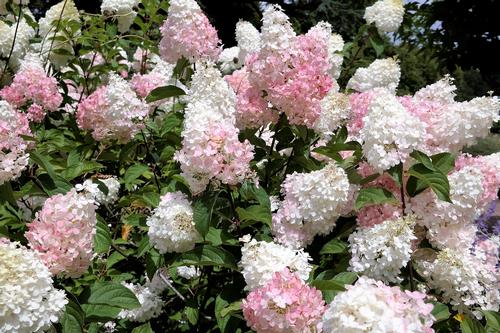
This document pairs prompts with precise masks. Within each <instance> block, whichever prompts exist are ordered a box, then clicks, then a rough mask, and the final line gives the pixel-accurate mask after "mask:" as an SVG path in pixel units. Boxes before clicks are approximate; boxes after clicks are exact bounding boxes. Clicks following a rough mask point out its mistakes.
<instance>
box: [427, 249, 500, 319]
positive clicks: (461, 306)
mask: <svg viewBox="0 0 500 333" xmlns="http://www.w3.org/2000/svg"><path fill="white" fill-rule="evenodd" d="M468 251H469V250H468V249H461V250H452V249H444V250H442V251H440V252H439V253H438V255H437V258H436V259H435V260H434V261H433V262H429V261H421V262H419V263H418V266H419V267H420V268H421V271H420V273H421V274H422V276H423V277H425V278H426V279H427V283H428V285H429V287H430V288H431V289H434V290H436V291H437V292H438V293H439V294H440V295H441V298H442V300H443V301H444V302H446V303H450V304H451V305H452V307H453V309H454V310H456V311H459V312H460V313H471V312H472V313H473V314H475V315H476V316H477V317H478V318H481V316H482V315H481V313H480V312H479V311H478V310H491V311H498V310H499V304H500V303H499V302H500V293H499V288H498V276H499V275H498V269H494V270H491V267H490V266H489V265H487V264H485V263H483V262H482V261H481V260H478V258H476V257H474V256H473V255H471V254H470V253H469V252H468ZM471 309H472V311H471Z"/></svg>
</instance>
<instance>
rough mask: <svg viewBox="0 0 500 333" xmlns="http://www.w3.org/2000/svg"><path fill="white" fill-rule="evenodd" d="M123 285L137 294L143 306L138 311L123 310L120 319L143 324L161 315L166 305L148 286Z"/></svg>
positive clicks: (119, 315) (124, 283)
mask: <svg viewBox="0 0 500 333" xmlns="http://www.w3.org/2000/svg"><path fill="white" fill-rule="evenodd" d="M122 284H123V285H124V286H125V287H127V288H128V289H130V290H131V291H132V292H133V293H134V294H135V297H137V300H138V301H139V303H140V304H141V306H140V307H139V308H136V309H131V310H121V311H120V313H119V314H118V318H119V319H127V320H130V321H134V322H141V323H143V322H146V321H148V320H150V319H152V318H156V317H158V316H159V315H160V313H161V310H162V307H163V304H164V303H163V301H162V299H161V298H160V297H159V296H158V295H157V294H155V293H154V292H153V291H151V290H150V289H149V288H148V287H147V286H141V285H139V284H132V283H126V282H123V283H122Z"/></svg>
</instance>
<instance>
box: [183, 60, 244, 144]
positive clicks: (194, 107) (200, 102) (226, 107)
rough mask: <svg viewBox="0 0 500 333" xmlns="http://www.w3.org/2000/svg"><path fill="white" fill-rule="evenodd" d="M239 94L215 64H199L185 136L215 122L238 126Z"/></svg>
mask: <svg viewBox="0 0 500 333" xmlns="http://www.w3.org/2000/svg"><path fill="white" fill-rule="evenodd" d="M235 113H236V95H235V93H234V91H233V89H231V87H230V86H229V85H228V83H227V82H226V81H225V80H224V79H223V77H222V74H221V72H220V71H219V70H218V69H217V68H215V67H214V66H213V64H210V63H209V64H204V63H197V64H196V71H195V72H194V74H193V77H192V81H191V89H190V92H189V104H188V106H187V108H186V110H185V120H184V131H183V135H182V136H183V137H185V136H189V135H188V132H190V131H191V130H193V129H194V130H199V129H201V130H203V129H205V128H206V124H207V123H210V122H213V123H219V122H225V123H231V124H235V123H236V118H235Z"/></svg>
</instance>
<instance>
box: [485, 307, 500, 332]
mask: <svg viewBox="0 0 500 333" xmlns="http://www.w3.org/2000/svg"><path fill="white" fill-rule="evenodd" d="M483 314H484V316H485V317H486V329H488V330H489V331H491V332H500V314H499V313H498V312H494V311H483Z"/></svg>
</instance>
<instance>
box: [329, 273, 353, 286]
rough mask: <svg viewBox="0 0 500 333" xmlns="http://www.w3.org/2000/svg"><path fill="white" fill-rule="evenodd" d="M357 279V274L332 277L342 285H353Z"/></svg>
mask: <svg viewBox="0 0 500 333" xmlns="http://www.w3.org/2000/svg"><path fill="white" fill-rule="evenodd" d="M357 279H358V274H356V273H353V272H342V273H339V274H337V275H335V276H334V277H333V280H335V281H337V282H340V283H343V284H353V283H354V281H356V280H357Z"/></svg>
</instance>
